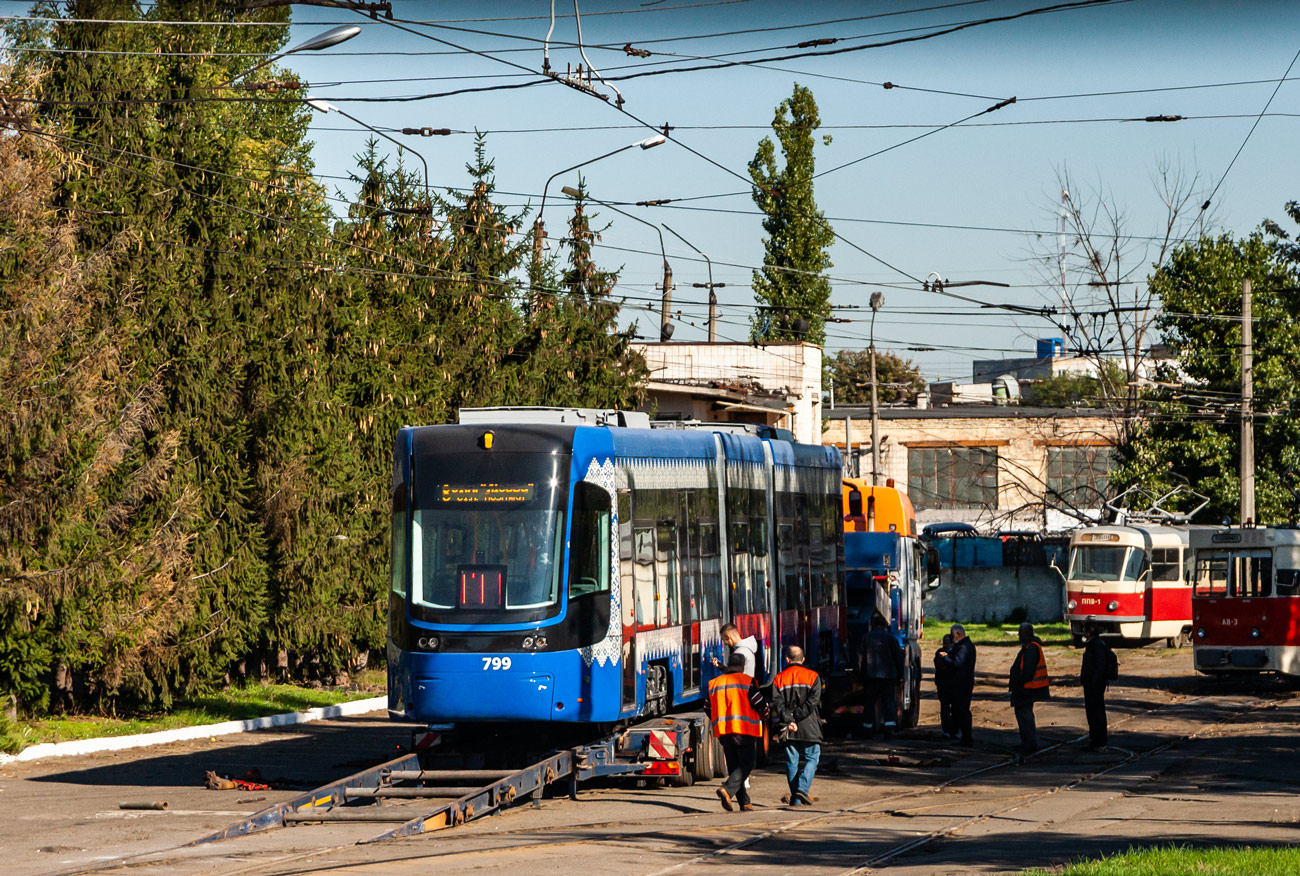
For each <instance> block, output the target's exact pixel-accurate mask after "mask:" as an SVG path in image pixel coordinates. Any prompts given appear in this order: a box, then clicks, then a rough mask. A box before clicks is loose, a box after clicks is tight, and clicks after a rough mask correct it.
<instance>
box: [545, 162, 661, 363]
mask: <svg viewBox="0 0 1300 876" xmlns="http://www.w3.org/2000/svg"><path fill="white" fill-rule="evenodd" d="M560 191H561V192H563V193H564V194H566V195H568V196H569V197H570V198H574V199H577V200H581V199H583V198H586V199H587V200H588V201H595V202H596V203H597V204H600V205H601V206H602V207H608V208H609V209H611V210H613V211H614V212H615V213H621V214H622V215H624V216H626V217H627V218H629V219H635V220H636V221H637V222H640V223H641V224H642V225H649V226H650V227H651V228H653V229H654V230H655V234H658V235H659V255H660V256H661V257H662V258H663V260H664V296H663V309H662V311H661V313H660V317H659V340H661V341H667V340H668V338H670V337H672V332H671V331H669V330H668V308H669V307H670V306H671V305H672V301H673V269H672V268H671V267H669V265H668V252H667V250H665V249H664V233H663V232H662V231H660V230H659V226H658V225H656V224H654V223H653V222H647V221H646V220H644V219H642V218H641V217H640V216H633V215H632V214H631V213H629V212H627V211H626V210H620V209H619V208H618V207H615V206H614V205H613V204H610V203H607V202H605V201H602V200H601V199H600V198H593V197H592V196H591V195H588V194H584V193H583V192H580V191H578V190H577V189H575V188H574V187H573V186H565V187H564V188H562V189H560ZM669 230H670V231H671V230H672V229H669Z"/></svg>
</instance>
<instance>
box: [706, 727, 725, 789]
mask: <svg viewBox="0 0 1300 876" xmlns="http://www.w3.org/2000/svg"><path fill="white" fill-rule="evenodd" d="M709 738H710V739H712V740H713V778H715V779H725V778H726V777H727V753H726V752H725V751H723V750H722V740H721V739H719V738H718V737H716V736H714V735H713V734H712V733H710V734H709Z"/></svg>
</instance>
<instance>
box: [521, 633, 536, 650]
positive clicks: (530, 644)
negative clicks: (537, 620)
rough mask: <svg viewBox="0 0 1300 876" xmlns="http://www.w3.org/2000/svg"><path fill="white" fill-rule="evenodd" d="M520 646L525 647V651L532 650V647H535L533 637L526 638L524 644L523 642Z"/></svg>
mask: <svg viewBox="0 0 1300 876" xmlns="http://www.w3.org/2000/svg"><path fill="white" fill-rule="evenodd" d="M520 644H521V645H523V646H524V649H525V650H527V649H530V648H532V647H533V637H532V636H524V640H523V642H521V643H520Z"/></svg>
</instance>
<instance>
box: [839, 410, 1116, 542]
mask: <svg viewBox="0 0 1300 876" xmlns="http://www.w3.org/2000/svg"><path fill="white" fill-rule="evenodd" d="M850 422H851V424H852V425H851V431H849V430H846V424H847V423H850ZM826 425H827V428H826V430H825V432H824V433H823V436H822V441H823V443H825V444H835V445H836V446H838V447H839V448H840V451H841V453H844V454H845V460H846V462H845V464H846V467H847V468H848V470H849V472H848V473H850V474H852V473H853V471H854V468H853V466H854V465H855V460H856V466H857V469H856V470H857V471H858V472H859V473H860V474H861V476H863V477H870V476H871V412H870V409H869V408H868V407H866V406H853V407H838V408H835V409H834V410H828V411H826ZM846 431H847V438H848V441H847V442H846V440H845V439H846ZM1117 438H1118V424H1117V423H1116V421H1115V420H1114V419H1113V418H1112V417H1110V416H1108V415H1107V414H1106V413H1105V412H1102V411H1093V410H1080V409H1074V408H1067V409H1057V408H1032V407H1020V406H1015V405H1007V406H994V405H989V406H984V405H956V406H952V407H946V408H928V409H920V408H896V407H890V408H882V409H881V412H880V446H881V472H880V477H881V479H882V482H883V480H884V479H885V478H893V479H894V482H895V483H896V484H898V485H899V486H900V487H903V488H905V489H906V490H907V493H908V496H909V497H910V498H911V500H912V503H913V504H914V505H915V506H916V509H917V521H918V523H919V524H921V525H924V524H927V523H938V522H946V521H960V522H965V523H972V524H974V525H975V526H976V527H977V528H978V529H980V530H981V531H983V532H996V531H998V530H1006V529H1026V530H1034V531H1038V532H1061V531H1064V530H1067V529H1072V528H1074V527H1076V526H1078V525H1079V523H1080V520H1079V515H1083V516H1096V514H1097V512H1098V511H1099V510H1100V507H1101V505H1102V503H1101V495H1102V493H1103V491H1104V489H1105V484H1106V479H1107V474H1108V472H1109V470H1110V468H1111V464H1112V455H1113V450H1112V448H1113V447H1114V445H1115V443H1116V440H1117ZM1069 512H1073V513H1069Z"/></svg>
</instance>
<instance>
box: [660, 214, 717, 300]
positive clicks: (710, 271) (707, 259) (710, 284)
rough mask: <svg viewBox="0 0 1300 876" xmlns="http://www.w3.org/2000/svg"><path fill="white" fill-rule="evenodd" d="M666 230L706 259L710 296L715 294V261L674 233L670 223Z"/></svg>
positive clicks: (665, 224) (665, 226)
mask: <svg viewBox="0 0 1300 876" xmlns="http://www.w3.org/2000/svg"><path fill="white" fill-rule="evenodd" d="M664 228H667V229H668V231H669V232H671V233H672V235H673V237H676V238H677V239H678V240H680V241H681V242H682V243H684V244H686V245H687V246H689V247H690V248H691V249H693V250H695V251H696V252H697V253H699V254H700V256H701V257H703V259H704V264H706V265H707V266H708V268H709V294H710V295H712V294H713V260H712V259H710V258H709V256H708V254H707V253H705V252H704V250H702V249H700V248H699V247H698V246H696V245H695V244H693V243H691V242H690V241H689V240H687V239H686V238H684V237H682V236H681V235H680V234H678V233H677V232H676V231H673V227H672V226H671V225H669V224H668V223H666V222H665V223H664Z"/></svg>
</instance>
